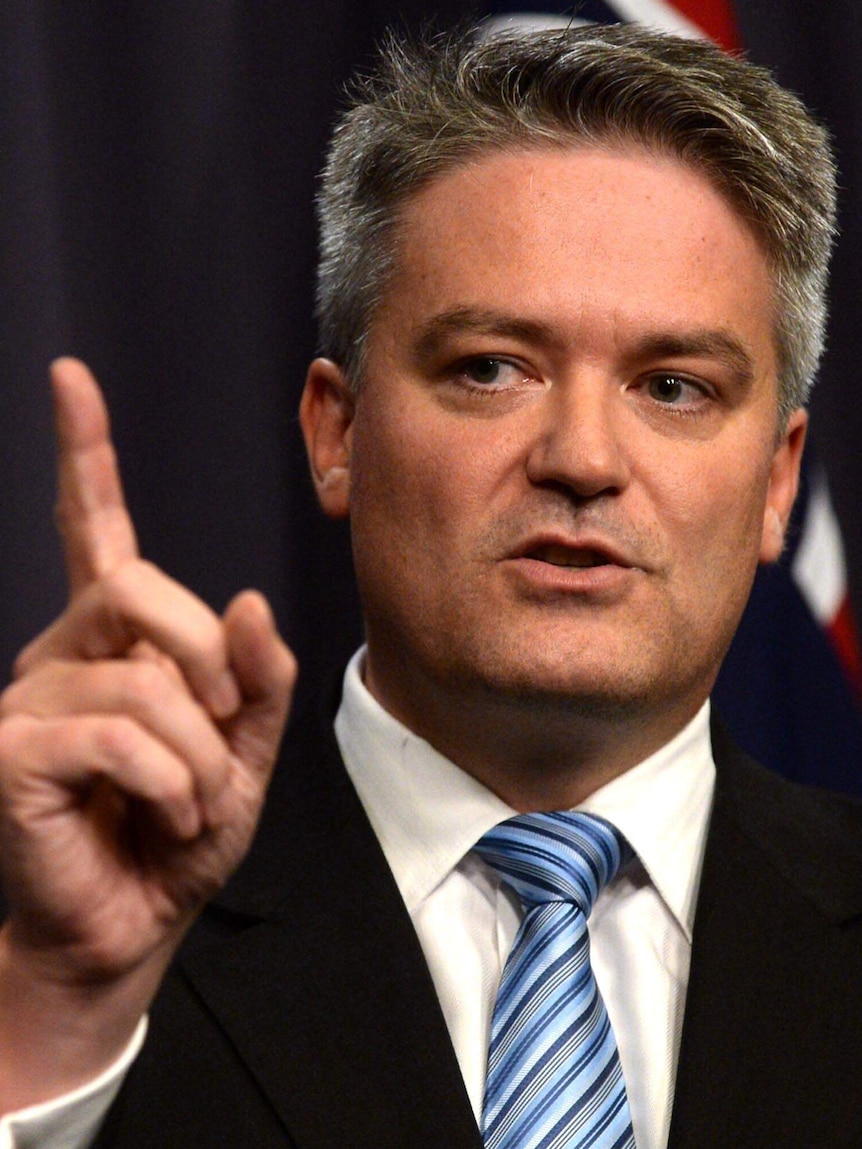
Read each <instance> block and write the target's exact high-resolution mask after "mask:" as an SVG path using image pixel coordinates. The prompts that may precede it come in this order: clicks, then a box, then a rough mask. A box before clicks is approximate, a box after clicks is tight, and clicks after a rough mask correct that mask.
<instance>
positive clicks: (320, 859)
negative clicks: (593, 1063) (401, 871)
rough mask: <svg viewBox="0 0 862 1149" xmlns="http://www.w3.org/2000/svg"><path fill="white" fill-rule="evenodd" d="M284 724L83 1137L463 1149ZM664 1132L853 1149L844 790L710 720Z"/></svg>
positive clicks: (190, 1148)
mask: <svg viewBox="0 0 862 1149" xmlns="http://www.w3.org/2000/svg"><path fill="white" fill-rule="evenodd" d="M331 721H332V720H331V712H330V713H329V714H327V715H326V716H325V717H322V718H320V719H317V720H315V719H311V720H309V718H306V719H305V720H300V721H299V722H298V723H297V724H296V726H297V728H296V729H294V731H293V732H292V734H291V736H290V738H289V739H288V741H287V743H286V747H285V751H284V754H283V757H282V761H281V762H280V765H279V768H278V770H277V773H276V777H275V779H274V782H273V786H272V790H271V794H270V799H269V801H268V804H267V808H266V811H265V814H264V818H263V820H262V823H261V827H260V830H259V833H258V835H257V838H256V840H255V844H254V847H253V849H252V851H251V853H250V855H249V857H248V859H247V860H246V862H245V863H244V864H243V866H242V868H241V869H240V871H239V872H238V873H237V875H236V877H235V878H234V879H233V880H232V882H231V883H230V884H229V886H228V887H227V888H226V889H225V891H224V892H223V893H222V894H221V896H220V897H219V898H218V899H217V900H216V901H215V902H214V903H213V904H212V905H211V906H210V907H208V909H207V910H206V911H205V912H204V914H203V915H202V916H201V919H200V920H199V921H198V923H197V924H196V926H195V927H194V929H193V930H192V931H191V933H190V935H189V937H188V939H187V941H186V943H185V945H184V947H183V949H182V951H181V953H180V955H179V958H178V960H177V962H176V965H175V968H174V969H173V970H172V971H171V973H170V975H169V977H168V979H167V981H166V983H165V985H164V987H163V990H162V992H161V994H160V996H159V998H158V1000H157V1002H156V1004H155V1006H154V1008H153V1011H152V1015H151V1027H150V1033H149V1036H148V1039H147V1042H146V1045H145V1047H144V1050H143V1052H142V1054H141V1056H140V1058H139V1060H138V1061H137V1063H136V1064H135V1066H134V1067H133V1069H132V1071H131V1073H130V1074H129V1077H128V1078H127V1081H126V1083H125V1085H124V1087H123V1089H122V1091H121V1094H120V1096H119V1098H118V1100H117V1102H116V1103H115V1105H114V1106H113V1108H112V1110H111V1112H110V1113H109V1115H108V1118H107V1121H106V1124H105V1126H104V1127H103V1130H102V1134H101V1136H100V1137H99V1140H98V1146H99V1147H100V1149H109V1147H110V1149H144V1147H146V1149H151V1147H152V1146H155V1145H158V1146H170V1147H173V1146H176V1147H178V1149H179V1147H182V1149H209V1147H213V1149H215V1147H218V1149H224V1147H226V1146H230V1147H233V1149H239V1147H243V1149H244V1147H249V1149H251V1147H254V1149H286V1147H294V1149H334V1147H336V1146H338V1147H349V1149H481V1138H480V1136H479V1134H478V1132H477V1130H476V1125H475V1122H474V1119H473V1115H472V1111H471V1109H470V1105H469V1102H468V1100H467V1096H466V1093H465V1090H464V1086H463V1083H462V1080H461V1076H460V1073H459V1069H458V1065H457V1062H456V1059H455V1056H454V1053H453V1050H452V1046H451V1044H450V1041H449V1037H448V1033H447V1030H446V1026H445V1023H444V1021H443V1017H442V1014H441V1012H440V1009H439V1005H438V1003H437V998H436V995H435V991H434V987H433V985H432V982H431V979H430V975H429V973H428V970H427V967H426V965H425V961H424V958H423V956H422V952H421V949H420V947H419V944H418V942H417V939H416V935H415V933H414V931H413V927H412V924H411V922H410V919H409V917H408V915H407V913H406V910H405V908H404V905H403V902H402V900H401V897H400V895H399V893H398V890H397V888H396V886H395V884H394V881H393V879H392V875H391V873H390V871H389V869H388V867H387V865H386V862H385V860H384V858H383V855H382V853H381V850H380V847H379V845H378V843H377V840H376V838H375V836H374V834H373V832H372V830H371V828H370V826H369V824H368V821H367V819H366V818H365V815H364V812H363V810H362V808H361V806H360V804H359V801H358V799H357V797H356V794H355V792H354V790H353V788H352V785H351V783H350V781H349V780H348V778H347V776H346V774H345V772H344V768H343V765H342V763H341V760H340V757H339V754H338V750H337V746H336V744H335V740H334V736H333V734H332V728H331ZM714 748H715V754H716V760H717V765H718V780H717V789H716V796H715V804H714V810H713V814H712V818H711V822H710V829H709V837H708V843H707V850H706V858H705V863H704V871H703V876H702V883H701V892H700V898H699V902H698V908H697V915H696V922H695V933H694V947H693V952H692V966H691V980H690V985H689V991H688V998H687V1003H686V1012H685V1021H684V1028H683V1037H682V1047H681V1054H680V1063H679V1072H678V1079H677V1089H676V1096H675V1104H674V1116H673V1123H672V1130H671V1136H670V1149H749V1147H750V1149H772V1147H775V1149H795V1147H798V1149H850V1147H853V1149H859V1147H862V806H858V805H855V804H851V803H850V802H847V801H844V800H842V799H838V798H835V797H833V796H831V795H825V794H819V793H816V792H812V791H810V790H801V789H799V788H797V787H795V786H792V785H790V784H789V783H786V782H783V781H781V780H780V779H778V778H776V777H774V776H773V775H770V774H768V773H767V772H765V771H764V770H762V769H761V768H759V767H758V766H756V765H755V764H754V763H752V762H750V761H749V760H748V759H746V758H745V757H744V756H743V755H741V754H740V753H739V751H737V750H736V749H735V748H734V747H733V746H732V745H730V743H729V742H728V740H727V739H726V738H725V737H724V736H723V735H722V733H721V731H718V732H716V733H715V735H714Z"/></svg>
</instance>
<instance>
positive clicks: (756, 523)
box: [662, 448, 766, 599]
mask: <svg viewBox="0 0 862 1149" xmlns="http://www.w3.org/2000/svg"><path fill="white" fill-rule="evenodd" d="M744 457H745V455H744V448H741V449H740V454H739V455H738V456H736V458H735V459H732V460H728V459H725V460H723V461H722V462H721V465H718V466H715V465H704V460H702V459H701V460H699V465H697V466H695V467H692V468H691V469H690V470H689V471H688V472H687V474H686V475H685V476H680V477H678V478H677V479H676V481H675V482H674V483H673V484H671V485H669V486H668V487H667V488H666V492H665V494H666V498H665V499H664V500H663V505H664V514H663V516H662V517H663V518H664V522H665V524H666V525H668V529H669V531H670V532H671V534H672V535H673V543H672V545H673V547H674V549H675V551H676V556H677V559H678V561H680V562H682V563H684V564H685V565H686V566H687V567H688V568H689V577H690V579H691V586H692V589H694V588H695V587H698V588H699V589H700V590H701V591H702V590H703V589H704V588H706V589H707V590H708V591H709V592H711V593H713V594H714V595H715V596H716V597H717V598H734V599H737V598H739V596H740V595H747V594H748V589H749V587H750V583H751V580H752V578H753V576H754V570H755V568H756V566H757V562H758V558H759V553H760V542H761V533H762V523H763V507H764V502H765V498H766V474H765V473H761V472H760V471H752V469H751V468H750V467H749V468H742V467H740V465H739V459H740V458H744Z"/></svg>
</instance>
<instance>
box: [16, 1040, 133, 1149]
mask: <svg viewBox="0 0 862 1149" xmlns="http://www.w3.org/2000/svg"><path fill="white" fill-rule="evenodd" d="M146 1035H147V1018H146V1017H142V1018H141V1020H140V1021H139V1022H138V1025H137V1028H136V1029H135V1032H134V1033H133V1034H132V1039H131V1041H130V1042H129V1044H128V1045H127V1046H126V1048H125V1049H124V1050H123V1052H122V1053H121V1054H120V1056H119V1057H118V1058H117V1060H116V1061H115V1062H114V1063H113V1064H112V1065H110V1066H109V1067H108V1068H107V1069H106V1070H105V1071H104V1072H103V1073H100V1074H99V1076H98V1077H97V1078H95V1080H93V1081H90V1082H88V1083H87V1084H86V1085H82V1086H81V1087H80V1088H78V1089H75V1090H73V1091H72V1092H71V1093H64V1094H63V1095H62V1096H61V1097H56V1098H54V1099H53V1100H52V1101H44V1102H42V1103H41V1104H40V1105H31V1106H29V1107H28V1108H27V1109H19V1110H17V1111H16V1112H15V1113H7V1114H6V1116H5V1117H2V1118H0V1149H87V1146H89V1145H90V1144H91V1143H92V1141H93V1138H94V1137H95V1135H96V1133H97V1132H98V1130H99V1126H100V1125H101V1123H102V1121H103V1120H104V1118H105V1115H106V1114H107V1112H108V1110H109V1109H110V1108H111V1104H112V1102H113V1100H114V1098H115V1097H116V1096H117V1094H118V1093H119V1092H120V1086H121V1085H122V1084H123V1081H124V1080H125V1076H126V1074H127V1073H128V1071H129V1068H130V1067H131V1065H132V1062H133V1061H134V1060H135V1058H136V1057H137V1056H138V1054H139V1053H140V1050H141V1046H142V1045H143V1044H144V1038H145V1037H146Z"/></svg>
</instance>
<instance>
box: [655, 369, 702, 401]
mask: <svg viewBox="0 0 862 1149" xmlns="http://www.w3.org/2000/svg"><path fill="white" fill-rule="evenodd" d="M646 389H647V392H648V393H649V396H650V398H651V399H655V401H656V402H657V403H662V404H664V405H665V406H668V407H682V406H688V405H691V404H693V403H697V402H699V401H701V400H702V399H703V398H704V388H703V387H701V386H699V385H698V384H697V383H694V382H692V381H691V380H690V379H687V378H686V377H685V376H684V375H676V374H674V372H672V371H667V372H664V373H663V374H661V375H651V376H650V378H649V379H648V380H647V383H646Z"/></svg>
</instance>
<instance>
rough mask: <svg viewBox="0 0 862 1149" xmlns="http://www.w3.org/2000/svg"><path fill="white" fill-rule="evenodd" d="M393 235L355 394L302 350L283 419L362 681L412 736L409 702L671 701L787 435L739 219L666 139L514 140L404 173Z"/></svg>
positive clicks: (720, 623)
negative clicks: (338, 524) (409, 192)
mask: <svg viewBox="0 0 862 1149" xmlns="http://www.w3.org/2000/svg"><path fill="white" fill-rule="evenodd" d="M399 253H400V257H399V260H398V263H397V267H396V271H395V274H394V275H393V277H392V280H391V282H390V284H389V286H388V289H387V291H386V294H385V297H384V299H383V301H382V303H381V305H380V307H379V309H378V310H377V312H376V313H375V317H374V321H373V324H372V327H371V331H370V336H369V342H368V348H367V351H368V355H367V370H366V374H365V378H364V380H363V384H362V389H361V392H360V395H359V397H358V399H356V401H355V406H354V404H353V400H352V399H351V398H350V397H349V396H347V395H346V393H345V392H344V390H343V388H342V387H341V385H340V383H339V377H338V372H337V369H336V368H334V366H333V365H331V364H327V363H325V362H323V363H321V362H320V361H318V364H317V366H316V367H313V368H312V372H311V374H310V377H309V385H308V386H309V395H307V396H306V401H305V404H306V412H305V416H304V418H305V422H306V430H307V431H309V432H310V442H311V454H312V462H313V466H314V468H315V471H316V473H317V475H318V479H319V489H320V492H321V498H322V501H323V504H324V507H325V508H326V509H328V510H329V511H330V513H333V514H343V513H349V516H350V520H351V529H352V534H353V540H354V551H355V563H356V573H357V578H358V580H359V585H360V591H361V596H362V601H363V604H364V610H365V616H366V624H367V638H368V647H369V653H368V663H367V670H366V673H367V680H368V683H369V686H370V687H371V689H372V691H373V692H374V693H376V694H377V695H378V697H379V698H380V699H381V701H383V703H384V705H386V706H387V707H388V708H389V709H390V710H391V711H392V712H394V713H395V714H396V715H397V716H399V717H401V718H402V719H403V720H405V721H406V722H408V724H410V725H412V726H413V727H414V728H416V729H418V730H419V731H420V732H421V733H425V734H426V736H428V737H430V738H431V739H432V741H433V740H434V731H433V730H426V729H423V718H422V714H421V713H418V712H417V708H418V704H417V702H416V699H420V700H424V703H423V704H422V705H424V707H425V710H426V711H427V710H428V700H429V699H430V698H432V697H436V700H437V702H438V703H439V702H440V700H441V699H445V698H446V697H447V696H448V697H449V699H450V701H451V704H452V706H453V707H457V706H459V705H461V703H462V702H464V701H465V700H466V701H467V703H468V704H473V703H476V702H478V700H480V699H481V698H486V699H494V698H497V699H506V700H511V701H512V702H513V703H514V704H515V705H517V704H519V703H520V704H522V705H524V707H525V709H526V707H528V706H530V707H533V708H534V709H535V707H536V705H537V703H541V704H542V705H543V706H544V707H546V708H548V713H550V712H551V711H552V710H553V709H554V708H555V707H556V708H557V709H558V710H559V709H560V708H562V709H565V708H567V707H568V708H571V709H572V711H573V712H575V711H578V710H580V712H582V713H591V712H592V713H595V714H600V713H615V714H618V715H619V716H620V717H622V716H624V715H625V714H631V715H636V716H637V717H638V721H641V722H643V721H646V722H649V721H651V719H652V718H653V716H659V715H661V716H662V719H663V720H666V719H667V717H668V715H671V716H672V724H673V723H675V722H681V721H683V720H684V719H686V718H687V717H688V716H690V715H691V714H693V713H694V712H695V710H696V709H697V708H698V707H699V705H700V704H701V702H702V701H703V699H704V698H705V697H706V695H707V694H708V692H709V690H710V688H711V685H712V682H713V679H714V677H715V674H716V671H717V669H718V665H719V663H720V661H721V658H722V657H723V655H724V652H725V650H726V647H727V645H728V643H729V641H730V639H731V636H732V634H733V631H734V630H735V628H736V624H737V622H738V619H739V616H740V614H741V612H742V609H743V606H744V603H745V600H746V597H747V595H748V591H749V588H750V585H751V580H752V578H753V574H754V570H755V567H756V565H757V563H758V560H764V561H771V560H774V559H775V558H776V557H777V556H778V554H779V552H780V549H781V541H782V538H781V536H782V531H783V526H784V524H785V523H786V519H787V516H788V514H789V511H790V506H791V503H792V499H793V496H794V493H795V486H796V474H797V468H798V461H799V454H800V452H801V446H802V439H803V436H804V416H803V415H802V413H801V412H798V413H797V415H796V416H795V417H794V418H793V419H792V420H791V424H790V428H789V431H788V433H787V434H785V435H784V436H782V437H781V438H780V439H779V438H778V425H777V415H776V355H775V348H774V343H773V338H772V333H773V310H772V299H771V289H770V278H769V274H768V269H767V264H766V260H765V257H764V255H763V253H762V251H761V249H760V247H759V245H758V243H757V241H756V240H755V238H754V235H753V234H752V232H751V231H750V230H749V228H748V227H747V225H746V224H745V223H744V222H743V221H742V220H741V219H740V218H739V217H738V216H737V215H736V213H735V212H734V210H733V209H732V208H731V207H730V206H729V205H728V203H727V202H726V201H725V200H724V199H723V198H722V197H721V196H720V195H719V194H718V193H717V192H716V191H715V190H714V189H713V187H712V186H711V184H710V183H708V182H707V181H706V179H705V178H704V177H703V176H702V175H700V174H699V173H697V172H695V171H693V170H691V169H690V168H688V167H686V166H684V165H682V164H681V163H680V162H678V161H676V160H673V159H669V158H664V157H657V156H652V155H649V154H647V153H645V152H643V151H640V150H637V149H634V148H632V149H625V150H600V149H574V148H573V149H571V150H564V149H559V150H544V149H543V150H523V151H512V152H507V153H501V154H489V155H487V156H484V157H482V158H479V159H477V160H476V161H474V162H471V163H469V164H465V165H464V166H463V167H461V168H459V169H457V170H455V171H453V172H451V173H449V174H447V175H445V176H443V177H441V178H439V179H438V180H436V181H435V182H433V183H432V184H431V185H429V186H428V187H427V188H426V189H424V190H423V191H421V192H420V193H419V194H418V195H417V196H416V197H415V198H414V199H413V200H412V201H411V202H410V203H409V205H408V207H407V210H406V212H405V214H404V216H403V224H402V227H401V231H400V246H399ZM315 413H316V414H315ZM312 426H313V428H314V429H313V430H312V429H311V428H312ZM315 443H316V444H317V446H316V447H315ZM441 705H444V704H442V703H441ZM431 709H432V710H433V706H432V707H431ZM468 713H469V711H468ZM465 736H469V730H465Z"/></svg>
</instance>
